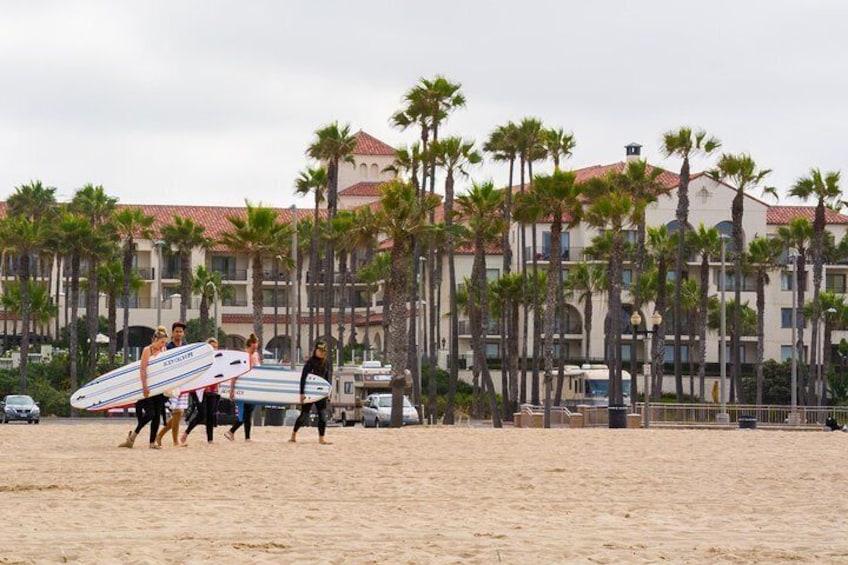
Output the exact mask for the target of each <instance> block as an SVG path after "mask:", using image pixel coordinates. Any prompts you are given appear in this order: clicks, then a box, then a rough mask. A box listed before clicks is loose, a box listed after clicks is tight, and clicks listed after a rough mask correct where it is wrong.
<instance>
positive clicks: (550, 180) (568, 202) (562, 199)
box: [515, 170, 583, 428]
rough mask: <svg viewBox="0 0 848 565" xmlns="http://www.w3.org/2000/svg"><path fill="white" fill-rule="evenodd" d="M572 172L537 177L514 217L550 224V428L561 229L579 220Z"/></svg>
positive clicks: (578, 190)
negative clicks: (548, 222)
mask: <svg viewBox="0 0 848 565" xmlns="http://www.w3.org/2000/svg"><path fill="white" fill-rule="evenodd" d="M575 181H576V176H575V174H574V173H572V172H570V171H569V172H562V171H559V170H556V171H554V173H553V174H552V175H538V176H537V177H536V178H535V179H533V184H532V186H531V187H530V190H528V191H527V192H525V193H524V194H519V195H518V197H517V198H516V206H515V214H516V217H518V218H520V219H522V220H524V221H529V222H532V223H534V224H535V223H536V222H538V221H539V220H545V221H548V220H549V221H550V222H551V249H550V261H548V278H547V289H546V291H545V307H544V327H543V331H544V333H545V341H544V361H545V381H544V382H545V417H544V422H545V427H546V428H547V427H550V412H551V392H552V390H551V385H552V383H553V355H554V353H553V346H554V330H555V325H556V313H557V304H558V303H560V304H561V303H562V300H561V296H562V285H561V284H560V281H561V280H562V229H563V226H565V227H566V228H571V227H573V226H575V225H577V223H578V222H579V221H580V215H581V213H582V211H583V204H582V198H583V192H582V190H581V186H580V185H578V184H576V182H575Z"/></svg>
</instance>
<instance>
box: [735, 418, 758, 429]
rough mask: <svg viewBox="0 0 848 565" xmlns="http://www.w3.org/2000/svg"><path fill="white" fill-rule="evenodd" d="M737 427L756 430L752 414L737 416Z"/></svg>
mask: <svg viewBox="0 0 848 565" xmlns="http://www.w3.org/2000/svg"><path fill="white" fill-rule="evenodd" d="M738 422H739V429H744V430H756V429H757V419H756V418H755V417H753V416H739V420H738Z"/></svg>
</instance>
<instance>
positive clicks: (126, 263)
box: [114, 208, 155, 363]
mask: <svg viewBox="0 0 848 565" xmlns="http://www.w3.org/2000/svg"><path fill="white" fill-rule="evenodd" d="M154 220H155V218H154V217H153V216H150V215H148V214H145V213H144V211H143V210H142V209H141V208H122V209H120V210H118V212H117V213H116V214H115V217H114V222H115V233H116V235H117V236H118V238H119V239H120V240H121V242H122V250H123V261H122V265H121V267H122V271H123V278H122V281H123V289H122V291H121V299H122V301H123V303H124V320H123V345H122V351H123V359H124V362H125V363H126V362H127V360H128V359H129V343H130V342H129V339H130V335H129V334H130V332H129V327H130V305H129V302H130V282H131V278H132V277H131V275H132V269H133V254H134V253H135V242H136V238H142V239H150V238H151V235H152V228H153V222H154Z"/></svg>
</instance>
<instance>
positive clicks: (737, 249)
mask: <svg viewBox="0 0 848 565" xmlns="http://www.w3.org/2000/svg"><path fill="white" fill-rule="evenodd" d="M769 173H771V169H760V168H759V167H758V166H757V163H756V162H755V161H754V160H753V159H752V158H751V156H750V155H747V154H744V153H743V154H740V155H731V154H728V153H724V154H722V156H721V157H720V158H719V160H718V164H717V166H716V170H715V171H713V172H712V173H711V176H713V177H714V178H717V179H720V180H722V181H725V180H726V181H729V182H730V184H731V185H734V186H736V195H735V196H734V197H733V204H732V205H731V220H732V222H733V230H732V240H733V254H732V255H733V277H734V282H735V285H736V286H735V288H734V292H733V303H734V304H735V305H736V307H735V308H734V310H733V316H732V317H731V321H730V324H731V325H732V326H735V327H737V328H738V327H740V324H742V320H741V318H740V316H741V315H742V314H741V307H742V306H741V305H742V254H743V253H744V251H745V241H744V236H745V234H744V232H743V231H742V215H743V213H744V204H745V192H746V191H751V190H754V189H756V188H760V189H762V191H763V192H768V193H772V194H773V193H774V189H773V188H771V187H763V186H762V184H763V180H764V179H765V178H766V177H767V176H768V175H769ZM739 338H740V335H739V332H734V333H732V334H731V339H730V359H731V361H732V365H731V390H734V389H735V390H736V391H737V394H738V391H739V378H740V376H741V372H742V358H741V356H740V355H739V353H740V351H739V350H740V345H741V344H740V340H739Z"/></svg>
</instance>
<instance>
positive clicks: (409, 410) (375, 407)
mask: <svg viewBox="0 0 848 565" xmlns="http://www.w3.org/2000/svg"><path fill="white" fill-rule="evenodd" d="M391 421H392V395H391V394H385V393H383V394H371V395H369V396H368V398H366V399H365V402H364V403H363V405H362V425H363V426H365V427H366V428H376V427H378V426H383V427H386V426H388V425H389V424H391ZM420 423H421V422H420V420H419V419H418V412H417V411H416V410H415V407H414V406H413V405H412V402H410V401H409V398H407V397H406V396H404V397H403V425H404V426H409V425H413V424H420Z"/></svg>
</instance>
